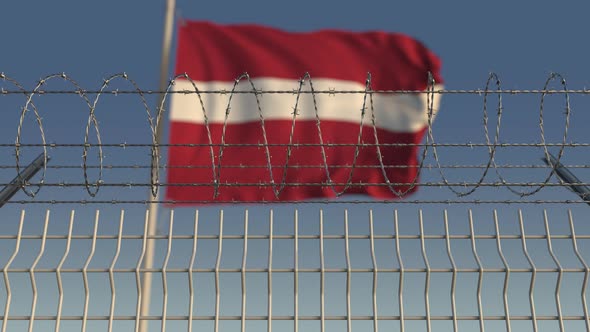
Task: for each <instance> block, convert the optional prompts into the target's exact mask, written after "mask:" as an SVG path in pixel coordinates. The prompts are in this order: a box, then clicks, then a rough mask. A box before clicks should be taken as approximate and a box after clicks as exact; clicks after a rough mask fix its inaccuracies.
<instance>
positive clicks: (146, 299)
mask: <svg viewBox="0 0 590 332" xmlns="http://www.w3.org/2000/svg"><path fill="white" fill-rule="evenodd" d="M175 9H176V0H166V12H165V14H164V15H165V16H164V34H163V36H162V60H161V62H160V85H159V90H160V91H165V90H166V88H167V87H168V79H169V76H168V68H169V64H170V48H171V45H172V33H173V29H174V13H175ZM163 100H164V94H163V93H161V94H159V95H158V103H157V104H156V105H157V107H158V108H157V110H158V113H159V112H161V111H162V110H160V109H159V107H160V105H162V101H163ZM162 122H163V119H162V118H160V121H157V127H156V133H155V136H156V143H157V144H158V145H159V144H161V143H162ZM158 153H159V149H158ZM154 166H155V167H159V166H160V165H154ZM158 174H159V172H158ZM152 180H154V179H152ZM160 189H161V187H159V188H158V191H157V192H156V194H155V195H154V194H153V193H152V191H151V190H150V193H149V199H150V201H151V202H150V203H148V212H149V219H148V234H147V235H148V237H153V236H155V235H156V234H157V230H158V203H156V201H158V196H159V193H160ZM155 248H156V241H155V240H154V239H153V238H151V239H148V240H147V243H146V247H145V257H144V261H143V268H144V270H145V269H151V268H152V267H153V265H154V255H155ZM151 294H152V273H149V272H144V273H143V280H142V285H141V312H140V315H141V317H145V316H147V315H149V309H150V300H151ZM141 317H140V318H141ZM148 323H149V321H148V320H140V324H139V331H141V332H147V331H148Z"/></svg>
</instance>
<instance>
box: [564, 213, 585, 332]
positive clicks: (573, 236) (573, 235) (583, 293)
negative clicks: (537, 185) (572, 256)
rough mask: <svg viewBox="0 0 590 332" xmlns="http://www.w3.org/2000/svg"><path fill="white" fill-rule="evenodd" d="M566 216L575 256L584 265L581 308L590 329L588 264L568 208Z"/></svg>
mask: <svg viewBox="0 0 590 332" xmlns="http://www.w3.org/2000/svg"><path fill="white" fill-rule="evenodd" d="M568 218H569V222H570V230H571V233H572V245H573V246H574V252H575V253H576V257H578V259H579V260H580V262H581V263H582V265H584V282H583V284H582V294H581V296H582V308H583V309H584V321H585V322H586V330H588V331H590V318H589V317H588V302H587V300H586V290H587V289H588V276H590V266H588V264H587V263H586V260H585V259H584V257H582V255H581V254H580V251H579V250H578V239H577V237H576V230H575V227H574V218H573V216H572V211H571V210H568Z"/></svg>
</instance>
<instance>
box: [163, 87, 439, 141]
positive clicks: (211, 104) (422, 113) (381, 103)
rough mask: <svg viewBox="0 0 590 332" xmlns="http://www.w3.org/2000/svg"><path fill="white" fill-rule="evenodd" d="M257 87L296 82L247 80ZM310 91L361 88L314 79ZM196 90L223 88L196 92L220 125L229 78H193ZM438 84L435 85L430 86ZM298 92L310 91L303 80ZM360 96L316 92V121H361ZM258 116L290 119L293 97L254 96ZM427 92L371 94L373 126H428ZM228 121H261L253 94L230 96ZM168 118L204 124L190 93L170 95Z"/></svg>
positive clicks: (303, 114) (301, 106) (304, 109)
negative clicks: (202, 80) (373, 114)
mask: <svg viewBox="0 0 590 332" xmlns="http://www.w3.org/2000/svg"><path fill="white" fill-rule="evenodd" d="M252 81H253V83H254V85H255V87H256V89H257V90H265V91H269V90H273V91H276V90H283V91H295V92H296V91H297V90H298V89H299V82H298V81H296V80H288V79H277V78H257V79H253V80H252ZM312 83H313V87H314V90H316V91H318V90H323V91H329V90H336V91H339V90H345V91H364V90H365V87H364V86H363V85H362V84H360V83H357V82H351V81H341V80H332V79H313V81H312ZM195 84H196V86H197V88H198V89H199V90H200V91H214V90H215V91H217V90H220V91H227V93H226V94H221V93H215V94H201V98H202V100H203V105H204V108H205V113H206V114H207V120H208V122H209V123H223V121H224V119H225V113H226V110H227V107H228V103H229V97H230V93H229V92H230V91H231V90H232V88H233V85H234V83H233V82H195ZM441 88H442V86H436V87H435V90H438V89H441ZM173 91H192V92H194V88H193V86H192V84H191V83H190V82H189V81H187V80H184V79H178V80H176V84H175V85H174V87H173ZM236 91H252V87H251V85H250V83H249V82H247V81H242V82H240V83H239V84H238V86H237V87H236ZM302 91H310V85H309V82H306V83H305V85H304V86H303V88H302ZM363 98H364V94H362V93H352V94H340V93H337V94H332V95H330V94H316V95H315V99H316V105H317V111H318V115H319V118H320V120H334V121H346V122H352V123H358V124H360V121H361V108H362V106H363ZM258 99H259V102H260V107H261V109H262V115H263V117H264V119H265V120H292V119H293V109H294V107H295V104H296V99H297V95H296V94H290V93H286V94H285V93H282V94H263V95H258ZM439 99H440V94H434V112H435V113H434V114H436V111H437V110H438V105H439ZM426 102H427V94H425V93H418V94H374V95H373V105H374V110H375V119H376V124H377V126H378V127H379V128H383V129H386V130H390V131H394V132H416V131H418V130H420V129H422V128H424V126H426V125H427V124H428V108H427V105H426ZM229 106H230V110H229V116H228V119H227V123H228V124H238V123H245V122H252V121H260V114H259V111H258V106H257V103H256V96H255V95H254V94H251V93H245V94H234V95H233V97H232V100H231V105H229ZM315 119H316V114H315V108H314V102H313V96H312V95H311V94H309V93H303V94H301V95H300V96H299V103H298V104H297V120H315ZM170 120H171V121H182V122H190V123H198V124H203V123H204V122H205V118H204V116H203V110H202V108H201V104H200V102H199V97H198V95H197V94H195V93H188V94H181V93H175V94H173V96H172V101H171V106H170ZM363 124H366V125H370V124H371V108H370V98H369V96H367V99H366V113H365V117H364V119H363Z"/></svg>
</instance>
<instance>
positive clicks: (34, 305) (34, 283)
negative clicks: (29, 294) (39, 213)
mask: <svg viewBox="0 0 590 332" xmlns="http://www.w3.org/2000/svg"><path fill="white" fill-rule="evenodd" d="M48 226H49V210H47V212H46V213H45V225H44V226H43V236H42V238H41V248H40V249H39V254H38V255H37V257H36V258H35V261H34V262H33V265H31V269H30V271H29V276H30V278H31V287H32V289H33V301H32V304H31V320H30V321H29V332H33V326H34V324H35V309H36V308H37V296H38V294H37V281H36V280H35V268H36V267H37V264H38V263H39V261H40V260H41V257H42V256H43V253H44V252H45V242H46V240H47V228H48Z"/></svg>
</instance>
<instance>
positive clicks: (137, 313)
mask: <svg viewBox="0 0 590 332" xmlns="http://www.w3.org/2000/svg"><path fill="white" fill-rule="evenodd" d="M149 215H150V211H149V210H146V211H145V221H144V223H143V238H142V241H141V254H139V259H138V260H137V265H136V266H135V287H136V291H137V305H136V308H135V332H138V331H139V325H140V321H141V302H142V301H141V295H142V294H141V273H140V269H141V265H142V264H143V258H144V257H145V247H146V243H147V234H148V222H149V217H150V216H149Z"/></svg>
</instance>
